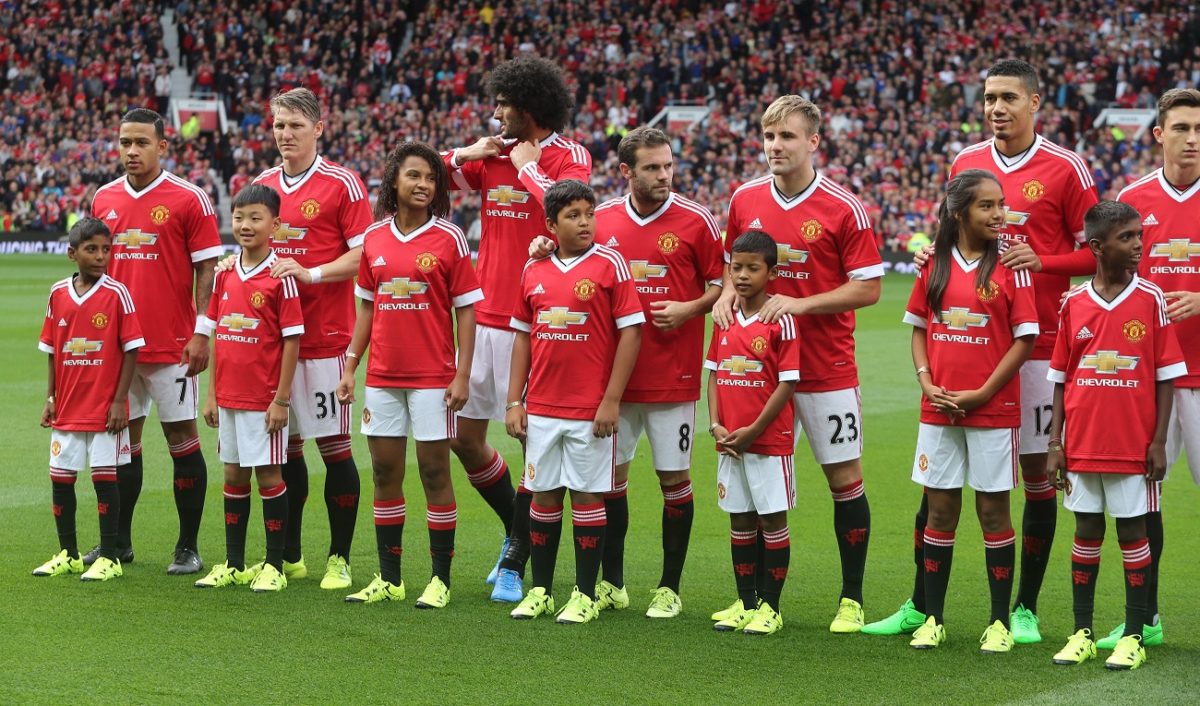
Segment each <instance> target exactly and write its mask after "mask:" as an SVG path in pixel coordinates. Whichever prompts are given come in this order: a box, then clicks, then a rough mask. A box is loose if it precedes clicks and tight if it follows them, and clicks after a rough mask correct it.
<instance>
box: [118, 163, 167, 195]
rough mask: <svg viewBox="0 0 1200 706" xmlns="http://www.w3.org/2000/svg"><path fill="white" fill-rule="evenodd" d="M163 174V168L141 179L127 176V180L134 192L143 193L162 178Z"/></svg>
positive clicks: (131, 175)
mask: <svg viewBox="0 0 1200 706" xmlns="http://www.w3.org/2000/svg"><path fill="white" fill-rule="evenodd" d="M162 173H163V170H162V167H159V168H158V169H156V170H154V171H153V172H149V173H147V174H144V175H142V176H140V177H139V176H137V175H134V174H126V175H125V178H126V179H127V180H128V181H129V185H130V186H132V187H133V190H134V191H141V190H142V189H144V188H146V187H147V186H150V185H151V184H153V183H154V181H155V180H156V179H158V178H159V177H160V176H162Z"/></svg>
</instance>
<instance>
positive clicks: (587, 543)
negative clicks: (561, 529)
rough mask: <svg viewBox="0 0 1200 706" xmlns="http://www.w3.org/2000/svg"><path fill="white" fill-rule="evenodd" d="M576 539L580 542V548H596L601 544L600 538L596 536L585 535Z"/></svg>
mask: <svg viewBox="0 0 1200 706" xmlns="http://www.w3.org/2000/svg"><path fill="white" fill-rule="evenodd" d="M575 539H576V541H578V542H579V548H580V549H596V548H597V547H599V546H600V538H599V537H596V536H592V535H584V536H582V537H576V538H575Z"/></svg>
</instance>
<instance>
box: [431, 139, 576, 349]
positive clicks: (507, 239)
mask: <svg viewBox="0 0 1200 706" xmlns="http://www.w3.org/2000/svg"><path fill="white" fill-rule="evenodd" d="M516 146H517V141H516V140H509V141H507V142H506V143H505V145H504V149H503V150H502V151H501V153H500V154H499V155H497V156H496V157H492V158H490V159H483V160H477V161H474V162H467V163H465V164H463V165H462V166H457V165H456V164H455V162H454V153H453V152H447V153H446V154H445V160H446V168H447V169H449V170H450V176H451V179H450V188H452V189H469V190H472V191H481V192H483V208H481V209H480V211H479V218H480V221H481V224H480V228H481V230H480V236H479V262H478V263H477V271H478V274H479V282H480V284H482V285H483V293H484V295H485V296H486V299H484V300H483V301H482V302H480V303H479V306H477V307H475V320H476V322H478V323H480V324H483V325H484V326H490V327H492V328H498V329H505V330H510V326H509V319H510V318H511V317H512V313H513V307H514V306H515V305H516V303H517V300H518V299H519V298H520V297H521V294H522V292H521V290H519V289H518V288H517V282H518V281H519V280H520V278H521V268H523V267H524V266H525V261H526V260H527V259H528V258H529V241H530V240H533V239H534V238H535V237H537V236H539V235H546V236H549V233H547V232H546V212H545V211H544V210H543V209H542V197H543V195H544V194H545V193H546V189H549V188H550V187H551V186H554V184H555V182H559V181H562V180H564V179H578V180H579V181H582V182H583V183H584V184H587V183H589V182H590V180H591V173H592V156H591V155H590V154H588V151H587V150H586V149H585V148H584V147H583V145H580V144H579V143H578V142H575V141H573V140H568V139H567V138H565V137H560V136H559V135H558V133H553V134H551V135H550V136H549V137H547V138H546V139H545V140H542V143H541V146H542V156H541V157H540V158H539V159H538V161H537V163H536V164H527V165H525V168H524V169H523V170H521V172H520V173H519V174H518V173H517V170H516V169H514V168H513V165H512V160H511V159H510V158H509V153H511V152H512V150H513V148H514V147H516Z"/></svg>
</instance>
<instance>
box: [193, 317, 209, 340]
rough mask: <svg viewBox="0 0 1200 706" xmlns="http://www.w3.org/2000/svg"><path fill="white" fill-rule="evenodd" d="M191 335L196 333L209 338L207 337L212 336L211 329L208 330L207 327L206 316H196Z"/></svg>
mask: <svg viewBox="0 0 1200 706" xmlns="http://www.w3.org/2000/svg"><path fill="white" fill-rule="evenodd" d="M192 333H193V334H197V333H198V334H200V335H201V336H209V335H212V329H210V328H209V327H208V317H206V316H197V317H196V328H195V329H193V330H192Z"/></svg>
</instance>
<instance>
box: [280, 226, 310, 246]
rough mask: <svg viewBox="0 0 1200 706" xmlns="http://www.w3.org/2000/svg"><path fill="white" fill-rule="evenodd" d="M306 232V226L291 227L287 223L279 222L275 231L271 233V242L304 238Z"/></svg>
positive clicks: (284, 241)
mask: <svg viewBox="0 0 1200 706" xmlns="http://www.w3.org/2000/svg"><path fill="white" fill-rule="evenodd" d="M307 234H308V229H307V228H293V227H292V226H290V225H288V224H287V223H280V224H279V227H278V228H276V229H275V232H274V233H272V234H271V242H272V243H286V242H288V241H290V240H304V236H305V235H307Z"/></svg>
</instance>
